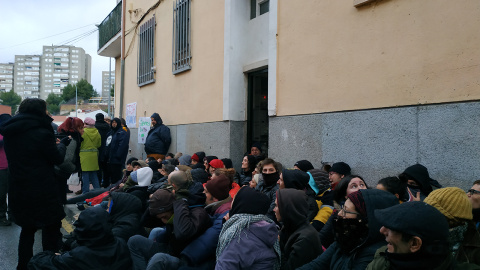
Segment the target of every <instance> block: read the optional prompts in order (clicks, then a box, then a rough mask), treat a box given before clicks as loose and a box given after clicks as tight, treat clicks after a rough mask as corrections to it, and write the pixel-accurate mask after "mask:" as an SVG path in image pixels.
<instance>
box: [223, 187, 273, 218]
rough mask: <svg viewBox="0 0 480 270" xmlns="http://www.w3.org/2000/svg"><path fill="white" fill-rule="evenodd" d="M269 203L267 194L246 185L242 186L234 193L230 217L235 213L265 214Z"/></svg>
mask: <svg viewBox="0 0 480 270" xmlns="http://www.w3.org/2000/svg"><path fill="white" fill-rule="evenodd" d="M270 203H271V201H270V199H269V198H268V197H267V195H265V194H263V193H261V192H260V191H258V190H255V189H253V188H250V187H248V186H245V187H242V188H241V189H240V190H239V191H238V192H237V195H235V200H233V203H232V209H231V210H230V217H232V216H233V215H235V214H252V215H266V214H267V212H268V209H269V208H270Z"/></svg>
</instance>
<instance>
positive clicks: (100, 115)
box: [95, 113, 105, 121]
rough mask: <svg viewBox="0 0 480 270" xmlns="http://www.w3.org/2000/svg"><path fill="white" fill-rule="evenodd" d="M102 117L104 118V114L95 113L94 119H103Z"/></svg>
mask: <svg viewBox="0 0 480 270" xmlns="http://www.w3.org/2000/svg"><path fill="white" fill-rule="evenodd" d="M104 119H105V115H103V113H97V114H95V120H97V121H99V120H104Z"/></svg>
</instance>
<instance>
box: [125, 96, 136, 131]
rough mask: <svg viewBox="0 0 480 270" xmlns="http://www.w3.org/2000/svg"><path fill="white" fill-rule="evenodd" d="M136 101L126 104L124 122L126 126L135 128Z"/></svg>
mask: <svg viewBox="0 0 480 270" xmlns="http://www.w3.org/2000/svg"><path fill="white" fill-rule="evenodd" d="M136 120H137V103H136V102H134V103H129V104H127V110H126V115H125V122H127V127H129V128H135V127H137V121H136Z"/></svg>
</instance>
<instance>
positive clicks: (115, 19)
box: [98, 1, 122, 49]
mask: <svg viewBox="0 0 480 270" xmlns="http://www.w3.org/2000/svg"><path fill="white" fill-rule="evenodd" d="M121 27H122V1H120V2H119V3H118V4H117V6H116V7H115V8H114V9H113V10H112V12H110V14H108V16H107V17H106V18H105V19H104V20H103V21H102V23H101V24H100V25H99V26H98V49H101V48H102V47H103V46H104V45H105V44H107V42H108V41H109V40H110V39H112V38H113V37H114V36H115V35H116V34H117V33H118V32H120V29H121Z"/></svg>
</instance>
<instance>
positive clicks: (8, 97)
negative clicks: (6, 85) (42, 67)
mask: <svg viewBox="0 0 480 270" xmlns="http://www.w3.org/2000/svg"><path fill="white" fill-rule="evenodd" d="M0 99H1V100H2V104H3V105H7V106H10V107H12V115H13V114H15V112H16V111H17V107H18V105H19V104H20V102H22V97H20V96H19V95H17V93H15V92H14V91H13V89H11V90H10V91H8V92H3V93H1V94H0Z"/></svg>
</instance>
